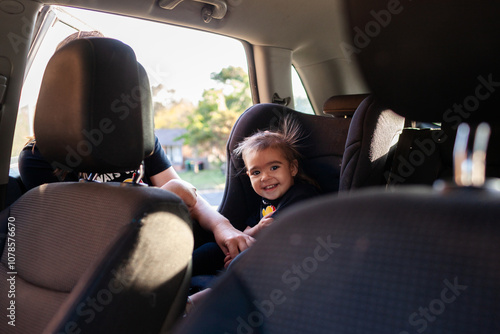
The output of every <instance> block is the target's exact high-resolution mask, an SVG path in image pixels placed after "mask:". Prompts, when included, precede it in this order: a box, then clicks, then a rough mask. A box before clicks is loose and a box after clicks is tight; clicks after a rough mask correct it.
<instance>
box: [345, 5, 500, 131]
mask: <svg viewBox="0 0 500 334" xmlns="http://www.w3.org/2000/svg"><path fill="white" fill-rule="evenodd" d="M346 5H347V8H348V14H349V16H350V23H351V28H350V31H351V34H352V39H351V43H352V44H351V45H350V47H351V48H349V50H351V51H352V54H356V55H357V58H358V60H359V64H360V67H361V69H362V71H363V73H364V75H365V78H366V80H367V83H368V85H369V86H370V89H371V90H372V91H373V93H374V94H375V96H376V97H377V99H378V100H379V101H380V102H381V103H383V104H384V105H387V106H389V107H390V108H391V109H393V110H394V111H396V112H397V113H399V114H401V115H402V116H405V117H407V118H409V119H412V120H419V121H438V122H439V121H442V120H445V121H446V119H447V118H448V119H451V118H462V119H463V121H468V122H477V121H479V120H486V121H492V120H494V121H497V120H498V118H500V117H499V115H500V113H499V112H498V106H500V103H499V102H500V92H498V91H499V90H500V62H499V61H498V59H500V44H499V43H497V41H498V40H499V39H500V20H498V13H499V12H500V2H498V1H481V2H480V3H477V2H474V1H463V0H461V1H456V0H444V1H413V2H411V1H404V2H400V1H397V0H391V1H389V2H387V1H386V0H374V1H369V2H368V1H366V0H352V1H346ZM489 111H493V112H489Z"/></svg>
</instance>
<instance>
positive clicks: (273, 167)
mask: <svg viewBox="0 0 500 334" xmlns="http://www.w3.org/2000/svg"><path fill="white" fill-rule="evenodd" d="M278 168H280V166H272V167H271V170H276V169H278Z"/></svg>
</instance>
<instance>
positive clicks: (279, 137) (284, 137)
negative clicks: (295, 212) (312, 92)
mask: <svg viewBox="0 0 500 334" xmlns="http://www.w3.org/2000/svg"><path fill="white" fill-rule="evenodd" d="M301 135H302V130H301V128H300V124H299V123H298V122H297V121H296V120H295V119H293V118H292V116H291V115H287V116H285V117H284V118H283V119H282V121H281V123H280V126H279V129H278V130H276V131H260V130H259V131H257V132H256V133H254V134H253V135H251V136H250V137H246V138H245V139H244V140H243V141H241V142H240V143H239V144H238V146H237V147H236V148H235V149H234V151H233V153H234V154H235V155H237V156H241V157H242V158H243V161H245V156H246V155H247V154H248V152H255V151H256V152H259V151H262V150H265V149H268V148H273V149H278V150H280V151H281V152H282V153H283V155H284V156H285V159H286V160H287V161H288V162H289V163H293V161H294V160H297V162H298V166H297V169H298V172H297V175H296V176H295V179H296V180H297V181H299V182H304V183H309V184H312V185H313V186H315V187H316V188H318V189H319V185H318V183H317V182H316V181H315V180H313V179H312V178H310V177H309V176H307V175H306V174H305V173H304V171H303V169H302V167H301V160H302V154H300V152H299V150H298V142H299V138H300V136H301ZM245 165H246V163H245Z"/></svg>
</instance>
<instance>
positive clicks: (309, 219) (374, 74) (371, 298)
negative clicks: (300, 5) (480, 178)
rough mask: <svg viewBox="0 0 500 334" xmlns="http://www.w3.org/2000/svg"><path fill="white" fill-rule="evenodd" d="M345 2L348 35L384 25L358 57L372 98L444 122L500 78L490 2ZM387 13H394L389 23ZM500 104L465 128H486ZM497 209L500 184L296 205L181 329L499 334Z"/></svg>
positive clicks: (484, 109)
mask: <svg viewBox="0 0 500 334" xmlns="http://www.w3.org/2000/svg"><path fill="white" fill-rule="evenodd" d="M346 6H347V8H348V9H349V15H350V16H351V22H350V23H351V26H350V27H349V29H351V31H353V35H355V33H356V32H357V31H359V30H360V29H365V28H367V27H368V28H370V27H373V26H374V25H375V24H378V26H379V28H380V31H379V33H378V34H377V36H372V38H371V39H370V43H368V44H369V45H367V46H366V47H365V48H364V49H362V50H360V52H359V54H358V56H359V60H360V63H361V66H362V69H363V71H364V74H365V76H366V79H367V81H368V83H369V84H370V85H371V88H372V89H373V91H374V92H375V94H376V96H377V100H379V101H382V102H381V103H383V105H384V106H388V107H390V108H391V109H393V110H394V111H395V112H398V113H399V114H401V115H402V116H405V117H408V118H409V119H412V120H417V121H420V120H422V121H436V120H443V119H444V116H445V114H446V110H447V108H453V104H454V103H460V102H462V101H465V99H466V98H467V97H469V96H470V94H471V93H470V92H471V88H472V92H474V89H475V87H476V86H477V82H476V80H477V76H478V75H481V74H483V75H486V76H487V75H488V73H492V74H493V77H494V78H499V75H497V74H499V73H500V72H499V71H498V69H499V68H500V63H499V62H498V58H499V57H498V56H499V52H498V51H499V49H500V47H499V44H498V43H495V42H492V41H497V40H498V37H499V36H498V35H499V34H500V29H499V24H500V23H499V22H500V21H498V19H497V13H498V12H499V9H500V4H499V3H498V2H495V1H484V2H481V3H477V2H471V1H450V0H445V1H439V2H435V1H434V2H432V1H413V2H397V1H396V2H387V1H382V0H376V1H364V0H354V1H346ZM382 10H384V11H385V12H382V13H388V15H391V22H390V23H388V24H386V25H384V26H383V27H382V26H381V25H380V19H381V15H384V14H381V11H382ZM389 10H390V11H392V12H393V13H391V12H389ZM375 16H376V17H378V18H379V20H378V21H377V20H376V19H375ZM384 18H385V19H387V15H386V16H384ZM355 28H357V29H355ZM372 29H373V28H372ZM372 32H373V30H372ZM372 35H373V33H372ZM353 40H355V36H353ZM470 79H472V81H471V80H470ZM482 92H483V93H484V90H483V91H482ZM499 96H500V95H499V94H498V93H496V95H495V96H493V92H492V95H491V99H489V100H488V101H487V102H485V103H484V104H481V107H480V108H478V112H477V113H474V114H472V113H471V114H469V116H468V117H467V120H472V121H474V122H477V121H479V120H482V119H484V120H487V121H490V122H491V121H494V120H495V118H497V117H498V115H499V113H498V110H499V109H500V103H499V101H500V98H499ZM448 116H450V114H448ZM453 116H454V117H455V118H454V119H453V122H458V123H460V122H461V121H463V119H461V118H460V117H456V116H458V115H457V114H455V115H453ZM458 123H457V124H456V125H457V126H458ZM493 125H494V126H495V123H493ZM445 128H446V127H445ZM452 130H453V129H452ZM445 131H446V130H445ZM450 138H451V137H450ZM447 145H449V146H453V142H452V141H449V142H448V141H447ZM497 145H498V142H495V143H493V146H497ZM346 154H347V152H346ZM497 155H498V153H497ZM499 215H500V188H499V187H498V184H497V186H496V187H495V188H489V189H483V188H468V187H463V188H460V187H448V188H445V190H441V191H438V190H435V189H433V188H432V187H426V186H421V187H415V186H409V187H400V188H397V189H393V190H392V191H391V192H386V191H384V189H382V188H372V189H363V190H359V191H357V192H353V193H352V194H351V195H350V196H345V197H342V196H341V197H336V196H327V197H323V198H321V199H319V200H317V201H309V202H304V203H301V205H297V206H296V207H294V208H293V209H292V210H289V211H288V212H286V214H283V215H282V216H280V217H278V218H277V219H276V221H275V222H274V223H273V225H272V226H270V227H269V229H268V230H267V231H265V232H263V234H262V236H261V238H260V239H259V240H258V241H257V243H256V244H255V245H254V246H253V247H252V248H251V249H250V250H249V251H248V252H247V253H246V254H245V255H244V256H243V257H242V258H241V259H240V261H238V262H237V263H235V265H234V266H233V267H232V268H231V270H229V271H228V272H227V275H226V276H225V277H224V279H222V280H221V281H220V282H219V284H218V285H217V286H216V287H214V289H213V291H212V295H211V296H210V297H209V298H207V300H206V302H205V303H203V304H202V305H200V306H199V308H198V309H197V310H195V312H194V313H193V314H192V315H191V318H188V319H187V321H185V322H184V324H183V327H181V328H180V329H179V330H178V332H177V333H189V334H193V333H205V334H206V333H273V334H274V333H287V334H289V333H301V334H303V333H315V334H317V333H328V334H331V333H380V334H387V333H399V334H409V333H467V334H477V333H485V334H486V333H498V332H500V321H499V319H500V284H499V282H500V267H499V266H498V263H499V262H500V253H499V245H500V230H499V228H500V226H499V224H498V217H499Z"/></svg>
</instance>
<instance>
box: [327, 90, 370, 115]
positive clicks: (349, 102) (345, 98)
mask: <svg viewBox="0 0 500 334" xmlns="http://www.w3.org/2000/svg"><path fill="white" fill-rule="evenodd" d="M368 95H369V94H352V95H336V96H332V97H330V98H329V99H328V100H326V101H325V103H324V104H323V113H324V114H326V115H332V116H333V117H340V118H342V117H352V115H354V112H355V111H356V109H357V108H358V106H359V105H360V104H361V102H363V100H364V99H365V98H367V97H368Z"/></svg>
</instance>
